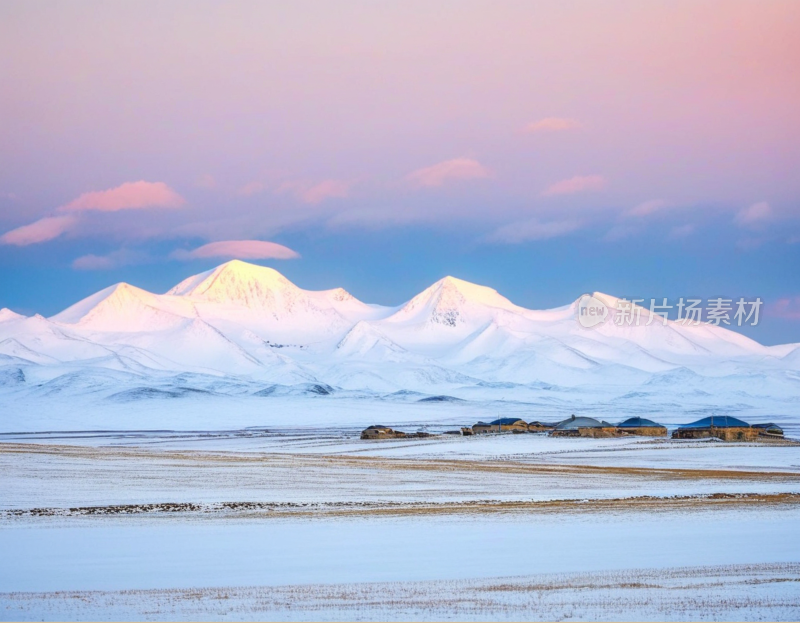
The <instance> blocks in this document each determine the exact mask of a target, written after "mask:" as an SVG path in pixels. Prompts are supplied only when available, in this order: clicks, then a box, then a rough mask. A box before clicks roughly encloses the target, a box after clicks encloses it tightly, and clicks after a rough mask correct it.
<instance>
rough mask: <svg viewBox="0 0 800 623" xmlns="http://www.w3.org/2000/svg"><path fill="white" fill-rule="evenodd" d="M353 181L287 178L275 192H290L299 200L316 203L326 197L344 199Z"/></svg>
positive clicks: (310, 203) (348, 193) (347, 195)
mask: <svg viewBox="0 0 800 623" xmlns="http://www.w3.org/2000/svg"><path fill="white" fill-rule="evenodd" d="M352 188H353V182H348V181H345V180H335V179H327V180H323V181H321V182H316V183H314V182H309V181H304V180H287V181H285V182H282V183H281V184H280V185H279V186H278V187H277V188H276V189H275V194H277V195H280V194H286V193H288V194H291V195H294V196H295V197H296V198H297V199H298V200H299V201H302V202H303V203H307V204H309V205H317V204H319V203H322V202H323V201H325V200H327V199H335V198H338V199H344V198H345V197H349V196H350V191H351V189H352Z"/></svg>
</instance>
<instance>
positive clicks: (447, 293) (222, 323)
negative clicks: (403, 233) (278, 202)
mask: <svg viewBox="0 0 800 623" xmlns="http://www.w3.org/2000/svg"><path fill="white" fill-rule="evenodd" d="M593 296H594V297H595V298H597V299H599V300H601V301H604V302H605V303H606V305H607V306H608V307H609V309H612V310H613V309H614V308H615V305H616V299H614V297H612V296H609V295H606V294H603V293H595V294H594V295H593ZM577 313H578V303H577V301H576V302H573V303H571V304H569V305H565V306H563V307H559V308H556V309H551V310H529V309H525V308H523V307H519V306H517V305H515V304H514V303H512V302H511V301H509V300H508V299H506V298H505V297H503V296H502V295H500V294H499V293H498V292H496V291H495V290H493V289H491V288H488V287H485V286H480V285H476V284H472V283H469V282H466V281H462V280H460V279H456V278H454V277H445V278H444V279H441V280H440V281H438V282H436V283H435V284H433V285H432V286H430V287H429V288H427V289H425V290H424V291H422V292H421V293H420V294H418V295H417V296H415V297H413V298H412V299H411V300H409V301H407V302H405V303H403V304H401V305H399V306H397V307H384V306H379V305H369V304H366V303H363V302H361V301H359V300H357V299H356V298H354V297H353V296H352V295H351V294H349V293H348V292H346V291H345V290H342V289H341V288H336V289H331V290H324V291H318V292H317V291H309V290H304V289H302V288H299V287H298V286H296V285H295V284H293V283H292V282H291V281H289V280H288V279H286V278H285V277H284V276H283V275H281V274H280V273H279V272H277V271H275V270H273V269H271V268H265V267H261V266H255V265H252V264H247V263H245V262H241V261H236V260H234V261H231V262H227V263H225V264H222V265H221V266H218V267H217V268H215V269H213V270H210V271H207V272H204V273H200V274H198V275H194V276H191V277H189V278H187V279H185V280H184V281H182V282H181V283H179V284H177V285H176V286H175V287H173V288H172V289H170V290H169V291H168V292H167V293H165V294H154V293H151V292H147V291H146V290H142V289H140V288H137V287H135V286H132V285H129V284H125V283H120V284H117V285H114V286H111V287H109V288H106V289H104V290H101V291H100V292H98V293H96V294H94V295H92V296H90V297H87V298H86V299H84V300H82V301H79V302H78V303H76V304H75V305H72V306H71V307H69V308H67V309H65V310H64V311H62V312H61V313H59V314H56V315H55V316H53V317H51V318H49V319H48V318H43V317H41V316H32V317H25V316H21V315H19V314H15V313H13V312H11V311H9V310H6V309H4V310H2V311H0V391H17V392H18V391H25V390H28V391H34V390H35V391H44V390H41V387H43V386H44V385H47V384H48V383H52V382H54V380H55V379H58V378H62V377H63V378H62V382H61V383H60V384H59V385H58V387H59V391H62V392H63V391H73V390H74V391H77V392H85V391H90V389H87V388H94V389H92V390H91V391H95V390H96V391H101V392H102V391H106V390H108V391H111V390H114V391H117V390H119V387H121V386H122V387H127V386H128V385H130V384H133V385H135V386H136V387H142V386H145V387H152V386H155V385H159V384H163V383H167V382H172V381H168V379H175V378H180V379H181V380H180V383H183V385H187V384H188V385H192V383H195V384H198V383H200V384H202V385H203V387H204V388H206V389H207V388H208V387H211V386H213V387H214V388H216V389H215V390H214V391H220V390H219V388H220V387H223V386H224V387H236V388H237V389H236V390H235V391H239V392H244V393H248V392H252V393H255V392H256V390H257V389H258V388H262V389H261V390H259V391H262V390H263V388H264V387H265V386H266V387H277V386H282V387H283V386H287V387H293V386H297V387H306V386H308V387H329V388H331V391H333V392H336V391H350V392H352V391H357V392H365V393H370V392H371V393H377V394H380V393H386V392H396V391H407V392H422V393H423V394H425V393H427V394H447V395H461V396H462V397H469V396H471V395H481V396H483V397H484V398H492V397H496V398H505V399H508V397H509V396H519V395H522V394H525V392H531V391H533V392H546V391H550V392H552V391H556V390H563V391H582V392H586V391H589V392H591V391H595V392H597V394H598V395H600V394H604V395H605V394H609V393H611V394H614V395H615V396H617V397H618V398H619V399H623V398H624V397H625V396H629V395H631V396H635V395H640V394H641V395H649V396H654V395H656V394H658V392H661V393H660V394H658V395H661V396H669V397H670V400H678V399H680V396H681V395H682V394H687V395H688V394H690V393H692V392H695V394H696V395H698V396H700V395H703V394H706V395H709V396H713V395H715V393H716V394H717V395H719V394H720V392H722V393H726V396H727V397H728V398H727V399H729V400H730V397H731V396H735V395H742V396H746V395H748V393H749V394H751V395H752V394H753V392H756V393H757V392H761V391H763V392H771V393H772V395H773V396H778V397H780V396H787V397H788V396H796V395H799V394H800V346H798V345H784V346H775V347H767V346H763V345H761V344H758V343H757V342H755V341H753V340H751V339H748V338H746V337H744V336H742V335H740V334H738V333H735V332H732V331H729V330H726V329H724V328H721V327H716V326H710V325H700V326H684V325H682V324H679V323H675V322H672V321H668V322H666V324H662V322H661V321H660V320H659V321H657V322H653V323H651V324H650V325H645V324H644V323H643V324H641V325H639V326H627V325H623V326H619V325H617V324H616V323H614V322H611V321H607V322H605V323H604V324H601V325H599V326H597V327H595V328H592V329H587V328H584V327H582V326H581V325H580V324H579V323H578V322H577V320H576V314H577ZM642 313H643V315H644V316H646V314H647V310H644V311H643V312H642ZM112 371H113V372H112ZM68 375H71V376H68ZM76 375H77V376H76ZM120 375H121V376H120ZM187 375H188V376H187ZM75 378H82V379H84V381H82V382H80V383H77V382H67V381H69V380H70V379H73V380H74V379H75ZM89 378H91V379H93V380H92V381H91V382H88V381H86V379H89ZM121 379H124V380H121ZM165 379H167V380H165ZM187 379H189V380H187ZM191 379H194V380H191ZM198 379H204V380H203V381H202V383H201V382H200V381H199V380H198ZM214 379H216V380H214ZM743 379H749V381H747V380H745V381H744V382H743ZM221 380H224V382H222V381H221ZM190 381H191V382H190ZM220 383H222V384H220ZM126 384H127V385H126ZM309 384H310V385H309ZM183 385H182V386H183ZM98 387H99V388H101V389H97V388H98ZM70 388H72V389H70ZM102 388H105V389H102ZM51 389H52V387H51ZM226 391H227V390H226ZM231 391H233V390H231ZM263 391H266V392H267V393H266V394H263V393H262V394H261V395H267V394H270V392H272V393H273V394H274V393H275V390H269V391H267V390H263ZM314 391H315V392H316V390H314ZM326 392H327V393H328V394H330V393H331V392H328V391H327V390H326ZM520 392H521V393H520ZM665 392H666V393H665ZM698 392H699V393H698ZM316 393H319V392H316ZM695 394H693V395H695ZM115 395H116V394H115ZM132 395H133V394H132ZM142 395H148V396H149V395H153V394H142ZM742 400H746V398H742Z"/></svg>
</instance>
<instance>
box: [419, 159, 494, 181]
mask: <svg viewBox="0 0 800 623" xmlns="http://www.w3.org/2000/svg"><path fill="white" fill-rule="evenodd" d="M489 177H492V173H491V171H490V170H489V169H487V168H486V167H485V166H483V165H482V164H481V163H480V162H478V161H477V160H473V159H471V158H454V159H453V160H445V161H444V162H440V163H438V164H434V165H433V166H430V167H426V168H424V169H417V170H416V171H413V172H412V173H409V174H408V175H407V176H406V180H408V181H409V182H411V183H412V184H413V185H415V186H426V187H431V186H442V185H444V184H445V183H447V182H451V181H457V180H472V179H486V178H489Z"/></svg>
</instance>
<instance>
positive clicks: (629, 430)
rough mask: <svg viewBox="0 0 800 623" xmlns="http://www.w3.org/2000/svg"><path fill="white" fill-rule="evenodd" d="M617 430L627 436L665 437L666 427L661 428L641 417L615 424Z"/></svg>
mask: <svg viewBox="0 0 800 623" xmlns="http://www.w3.org/2000/svg"><path fill="white" fill-rule="evenodd" d="M617 428H618V429H620V430H621V431H622V432H623V433H626V434H628V435H642V436H644V437H666V436H667V427H666V426H662V425H661V424H658V423H656V422H654V421H653V420H648V419H647V418H643V417H632V418H628V419H627V420H625V421H624V422H620V423H619V424H617Z"/></svg>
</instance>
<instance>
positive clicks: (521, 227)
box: [489, 219, 581, 244]
mask: <svg viewBox="0 0 800 623" xmlns="http://www.w3.org/2000/svg"><path fill="white" fill-rule="evenodd" d="M580 226H581V223H580V221H578V220H576V219H568V220H565V221H549V222H542V221H539V220H537V219H531V220H529V221H524V222H522V223H511V224H509V225H504V226H503V227H500V228H499V229H497V230H496V231H495V232H494V233H493V234H492V235H491V236H489V240H490V241H492V242H507V243H510V244H516V243H520V242H524V241H526V240H547V239H548V238H558V237H560V236H565V235H567V234H570V233H572V232H573V231H575V230H576V229H578V228H580Z"/></svg>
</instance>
